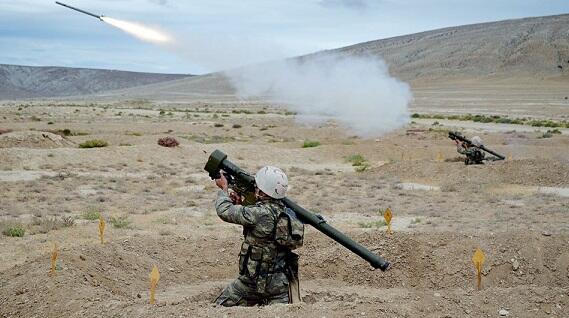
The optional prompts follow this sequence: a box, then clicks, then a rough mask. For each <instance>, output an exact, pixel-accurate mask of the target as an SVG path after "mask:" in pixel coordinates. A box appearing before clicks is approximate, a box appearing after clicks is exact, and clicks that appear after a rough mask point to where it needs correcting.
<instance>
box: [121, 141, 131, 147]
mask: <svg viewBox="0 0 569 318" xmlns="http://www.w3.org/2000/svg"><path fill="white" fill-rule="evenodd" d="M119 146H121V147H129V146H132V144H129V143H127V142H121V143H120V144H119Z"/></svg>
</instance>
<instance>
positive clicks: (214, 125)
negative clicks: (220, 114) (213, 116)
mask: <svg viewBox="0 0 569 318" xmlns="http://www.w3.org/2000/svg"><path fill="white" fill-rule="evenodd" d="M213 127H223V124H221V123H215V124H213Z"/></svg>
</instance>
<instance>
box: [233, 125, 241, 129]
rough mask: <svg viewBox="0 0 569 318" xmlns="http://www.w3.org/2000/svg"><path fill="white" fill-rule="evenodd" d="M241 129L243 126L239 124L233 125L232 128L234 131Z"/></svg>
mask: <svg viewBox="0 0 569 318" xmlns="http://www.w3.org/2000/svg"><path fill="white" fill-rule="evenodd" d="M241 127H243V126H241V125H239V124H233V128H236V129H237V128H241Z"/></svg>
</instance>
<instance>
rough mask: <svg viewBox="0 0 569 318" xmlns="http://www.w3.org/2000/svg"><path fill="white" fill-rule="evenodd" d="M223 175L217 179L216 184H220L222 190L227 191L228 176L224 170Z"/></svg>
mask: <svg viewBox="0 0 569 318" xmlns="http://www.w3.org/2000/svg"><path fill="white" fill-rule="evenodd" d="M220 175H221V177H220V178H219V179H215V185H216V186H218V187H219V188H220V189H221V190H223V191H225V192H227V178H225V175H224V174H223V171H222V172H221V173H220Z"/></svg>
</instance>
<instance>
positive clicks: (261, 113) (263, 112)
mask: <svg viewBox="0 0 569 318" xmlns="http://www.w3.org/2000/svg"><path fill="white" fill-rule="evenodd" d="M266 113H267V112H266V111H264V110H260V111H258V112H257V114H259V115H265V114H266Z"/></svg>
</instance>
